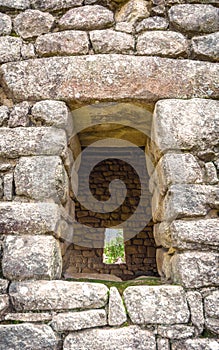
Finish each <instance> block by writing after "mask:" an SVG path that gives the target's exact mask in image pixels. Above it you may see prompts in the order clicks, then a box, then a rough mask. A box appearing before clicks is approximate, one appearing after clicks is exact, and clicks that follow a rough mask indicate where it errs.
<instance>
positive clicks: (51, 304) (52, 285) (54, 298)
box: [9, 281, 108, 311]
mask: <svg viewBox="0 0 219 350" xmlns="http://www.w3.org/2000/svg"><path fill="white" fill-rule="evenodd" d="M9 294H10V296H11V300H12V303H13V305H14V307H15V309H16V310H17V311H23V310H26V311H31V310H42V311H43V310H69V309H72V310H73V309H79V308H80V309H93V308H101V307H103V306H105V305H106V303H107V300H108V288H107V287H106V286H105V285H104V284H100V283H85V282H67V281H33V282H31V281H27V282H13V283H12V284H11V285H10V289H9Z"/></svg>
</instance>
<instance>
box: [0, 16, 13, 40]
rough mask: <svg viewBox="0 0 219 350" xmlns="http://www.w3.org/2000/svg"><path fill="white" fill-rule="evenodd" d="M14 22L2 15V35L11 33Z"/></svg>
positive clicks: (0, 19) (0, 32)
mask: <svg viewBox="0 0 219 350" xmlns="http://www.w3.org/2000/svg"><path fill="white" fill-rule="evenodd" d="M11 29H12V22H11V17H10V16H8V15H6V14H4V13H0V35H7V34H10V33H11Z"/></svg>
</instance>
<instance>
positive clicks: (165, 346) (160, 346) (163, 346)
mask: <svg viewBox="0 0 219 350" xmlns="http://www.w3.org/2000/svg"><path fill="white" fill-rule="evenodd" d="M157 350H170V344H169V340H168V339H165V338H157Z"/></svg>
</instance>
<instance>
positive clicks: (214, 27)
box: [169, 4, 219, 34]
mask: <svg viewBox="0 0 219 350" xmlns="http://www.w3.org/2000/svg"><path fill="white" fill-rule="evenodd" d="M169 20H170V23H171V24H172V25H173V26H174V27H175V28H177V29H178V30H180V31H184V32H187V33H192V34H193V33H211V32H216V31H218V30H219V9H218V8H216V7H214V6H212V5H204V4H195V5H194V4H185V5H184V4H182V5H175V6H172V7H171V9H170V10H169Z"/></svg>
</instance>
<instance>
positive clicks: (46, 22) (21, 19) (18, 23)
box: [14, 10, 55, 39]
mask: <svg viewBox="0 0 219 350" xmlns="http://www.w3.org/2000/svg"><path fill="white" fill-rule="evenodd" d="M54 20H55V19H54V17H53V16H52V15H51V14H49V13H44V12H41V11H38V10H26V11H25V12H21V13H20V14H19V15H18V16H17V17H15V19H14V29H15V31H16V33H17V34H18V35H20V36H21V37H22V38H24V39H28V38H31V37H35V36H38V35H41V34H44V33H48V32H49V31H50V29H51V28H52V26H53V23H54Z"/></svg>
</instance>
